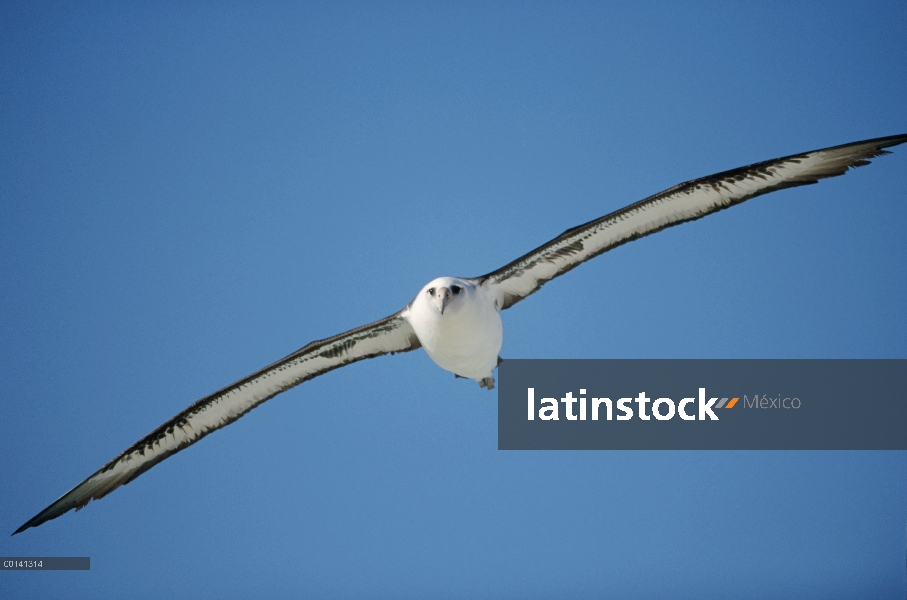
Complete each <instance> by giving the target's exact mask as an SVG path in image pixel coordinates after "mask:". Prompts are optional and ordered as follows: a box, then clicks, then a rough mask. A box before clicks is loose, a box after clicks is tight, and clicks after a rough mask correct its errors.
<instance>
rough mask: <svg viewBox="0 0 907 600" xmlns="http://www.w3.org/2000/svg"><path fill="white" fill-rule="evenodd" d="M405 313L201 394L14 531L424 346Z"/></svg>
mask: <svg viewBox="0 0 907 600" xmlns="http://www.w3.org/2000/svg"><path fill="white" fill-rule="evenodd" d="M401 314H402V313H397V314H395V315H391V316H390V317H387V318H385V319H381V320H380V321H375V322H374V323H371V324H369V325H364V326H362V327H359V328H357V329H353V330H351V331H347V332H346V333H341V334H340V335H335V336H334V337H331V338H328V339H325V340H318V341H316V342H312V343H311V344H309V345H307V346H306V347H305V348H302V349H300V350H298V351H297V352H294V353H293V354H290V355H289V356H287V357H286V358H284V359H282V360H279V361H277V362H276V363H274V364H272V365H270V366H267V367H265V368H264V369H261V370H260V371H258V372H256V373H253V374H251V375H249V376H248V377H246V378H245V379H241V380H239V381H237V382H236V383H234V384H233V385H229V386H227V387H225V388H224V389H222V390H220V391H218V392H214V393H213V394H211V395H210V396H208V397H206V398H202V399H201V400H199V401H198V402H196V403H195V404H193V405H192V406H190V407H189V408H187V409H186V410H184V411H182V412H181V413H179V414H178V415H176V416H175V417H173V418H172V419H170V420H169V421H167V422H166V423H164V424H163V425H161V426H160V427H158V428H157V429H155V430H154V431H152V432H151V433H149V434H148V435H146V436H145V437H144V438H142V439H141V440H139V441H138V442H136V443H135V444H133V445H132V446H130V447H129V448H127V449H126V450H125V451H124V452H123V453H122V454H120V455H119V456H117V457H116V458H114V459H113V460H111V461H110V462H109V463H107V464H106V465H104V466H103V467H101V469H100V470H98V471H97V472H96V473H95V474H94V475H92V476H91V477H89V478H88V479H86V480H85V481H83V482H82V483H80V484H79V485H77V486H76V487H74V488H73V489H71V490H70V491H69V492H67V493H66V494H64V495H63V496H61V497H60V498H59V499H58V500H57V501H56V502H54V503H53V504H51V505H50V506H48V507H47V508H45V509H44V510H42V511H41V512H40V513H38V514H37V515H35V516H34V517H33V518H32V519H31V520H29V521H28V522H27V523H25V524H24V525H23V526H22V527H20V528H19V529H17V530H16V532H15V533H14V534H13V535H15V534H16V533H19V532H22V531H25V530H26V529H28V528H29V527H37V526H38V525H40V524H41V523H44V522H45V521H49V520H50V519H55V518H57V517H59V516H60V515H62V514H63V513H65V512H67V511H69V510H71V509H73V508H75V509H76V510H78V509H80V508H82V507H83V506H85V505H86V504H88V502H89V501H91V500H92V499H94V500H97V499H100V498H103V497H104V496H106V495H107V494H109V493H110V492H112V491H113V490H115V489H116V488H118V487H119V486H121V485H124V484H127V483H129V482H130V481H132V480H133V479H135V478H136V477H138V476H139V475H141V474H142V473H144V472H145V471H147V470H148V469H150V468H151V467H153V466H154V465H156V464H157V463H159V462H161V461H162V460H164V459H165V458H167V457H168V456H170V455H172V454H175V453H177V452H179V451H180V450H182V449H183V448H186V447H187V446H191V445H192V444H194V443H195V442H197V441H199V440H200V439H202V438H203V437H205V436H206V435H208V434H209V433H211V432H212V431H215V430H217V429H220V428H221V427H224V426H225V425H229V424H230V423H232V422H233V421H235V420H236V419H238V418H240V417H241V416H243V415H244V414H246V413H247V412H249V411H250V410H252V409H253V408H255V407H256V406H258V405H259V404H261V403H263V402H264V401H266V400H268V399H270V398H273V397H274V396H276V395H277V394H279V393H281V392H283V391H286V390H288V389H290V388H291V387H293V386H296V385H299V384H300V383H302V382H303V381H306V380H309V379H312V378H313V377H317V376H319V375H321V374H323V373H327V372H328V371H331V370H333V369H336V368H338V367H342V366H344V365H348V364H350V363H353V362H356V361H359V360H363V359H365V358H373V357H376V356H381V355H382V354H387V353H389V352H390V353H395V352H408V351H410V350H415V349H416V348H418V347H419V346H420V344H419V339H418V338H417V337H416V333H415V332H414V331H413V329H412V327H411V326H410V324H409V323H408V322H407V321H406V320H405V319H404V318H403V317H402V316H401Z"/></svg>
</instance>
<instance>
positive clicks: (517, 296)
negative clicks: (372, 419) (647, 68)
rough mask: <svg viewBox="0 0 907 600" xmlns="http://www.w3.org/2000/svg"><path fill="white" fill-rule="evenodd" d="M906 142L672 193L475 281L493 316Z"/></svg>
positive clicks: (863, 146)
mask: <svg viewBox="0 0 907 600" xmlns="http://www.w3.org/2000/svg"><path fill="white" fill-rule="evenodd" d="M904 142H907V134H905V135H893V136H890V137H883V138H877V139H873V140H866V141H863V142H854V143H852V144H844V145H842V146H834V147H832V148H825V149H823V150H815V151H813V152H806V153H803V154H796V155H793V156H785V157H783V158H776V159H774V160H767V161H764V162H760V163H756V164H753V165H749V166H747V167H740V168H739V169H733V170H731V171H724V172H723V173H717V174H715V175H710V176H709V177H703V178H701V179H696V180H693V181H688V182H686V183H681V184H680V185H676V186H674V187H672V188H671V189H668V190H665V191H663V192H661V193H659V194H655V195H654V196H650V197H648V198H646V199H644V200H640V201H639V202H637V203H635V204H631V205H630V206H627V207H625V208H622V209H620V210H618V211H616V212H613V213H611V214H609V215H605V216H604V217H601V218H600V219H596V220H594V221H589V222H588V223H585V224H583V225H580V226H578V227H574V228H573V229H568V230H567V231H565V232H564V233H562V234H561V235H559V236H558V237H556V238H555V239H553V240H551V241H550V242H548V243H547V244H545V245H544V246H540V247H538V248H536V249H535V250H533V251H532V252H530V253H528V254H526V255H524V256H521V257H520V258H518V259H516V260H515V261H513V262H512V263H510V264H508V265H506V266H505V267H502V268H500V269H498V270H497V271H494V272H493V273H489V274H487V275H483V276H482V277H477V278H476V279H475V281H477V282H478V283H480V284H482V285H486V286H490V287H494V288H497V291H498V292H499V294H500V297H501V301H502V306H501V308H502V309H504V308H509V307H510V306H513V305H514V304H516V303H517V302H519V301H520V300H522V299H523V298H525V297H526V296H528V295H529V294H531V293H533V292H535V291H536V290H537V289H539V288H540V287H542V285H544V284H545V282H547V281H550V280H551V279H554V278H555V277H557V276H558V275H563V274H564V273H566V272H567V271H569V270H570V269H572V268H574V267H576V266H577V265H580V264H581V263H583V262H585V261H587V260H589V259H590V258H594V257H596V256H598V255H599V254H601V253H603V252H607V251H608V250H610V249H612V248H616V247H617V246H620V245H621V244H626V243H627V242H631V241H633V240H635V239H638V238H641V237H643V236H646V235H649V234H651V233H655V232H657V231H661V230H662V229H665V228H666V227H671V226H673V225H679V224H681V223H685V222H687V221H692V220H694V219H700V218H702V217H704V216H706V215H708V214H711V213H713V212H716V211H719V210H723V209H725V208H729V207H731V206H734V205H735V204H740V203H741V202H744V201H746V200H749V199H750V198H755V197H756V196H760V195H762V194H767V193H769V192H774V191H775V190H780V189H784V188H789V187H794V186H798V185H807V184H811V183H818V181H819V180H820V179H824V178H825V177H834V176H836V175H843V174H844V173H846V172H847V169H849V168H852V167H859V166H862V165H866V164H869V159H871V158H875V157H877V156H882V155H883V154H889V153H888V152H886V151H885V150H883V148H888V147H890V146H897V145H898V144H903V143H904Z"/></svg>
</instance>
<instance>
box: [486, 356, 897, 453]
mask: <svg viewBox="0 0 907 600" xmlns="http://www.w3.org/2000/svg"><path fill="white" fill-rule="evenodd" d="M498 374H499V376H498V379H499V390H498V448H499V449H501V450H907V401H905V400H907V360H902V359H891V360H887V359H886V360H774V359H772V360H505V361H504V362H503V363H501V365H500V367H499V371H498Z"/></svg>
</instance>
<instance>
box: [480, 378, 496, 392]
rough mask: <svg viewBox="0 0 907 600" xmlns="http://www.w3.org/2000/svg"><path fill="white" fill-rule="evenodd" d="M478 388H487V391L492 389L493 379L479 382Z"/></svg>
mask: <svg viewBox="0 0 907 600" xmlns="http://www.w3.org/2000/svg"><path fill="white" fill-rule="evenodd" d="M479 387H480V388H488V389H489V390H493V389H494V377H486V378H485V379H482V380H481V381H479Z"/></svg>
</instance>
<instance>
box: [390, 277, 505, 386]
mask: <svg viewBox="0 0 907 600" xmlns="http://www.w3.org/2000/svg"><path fill="white" fill-rule="evenodd" d="M446 280H450V281H446ZM451 281H455V280H454V278H441V279H436V280H435V281H433V282H432V283H430V284H428V285H426V286H425V288H424V289H423V290H422V292H420V294H419V296H417V297H416V299H415V300H414V301H413V303H412V305H410V308H409V310H408V311H405V312H404V313H403V314H402V316H403V317H404V318H405V319H406V320H407V321H409V324H410V325H411V326H412V328H413V330H414V331H415V332H416V335H417V336H418V337H419V341H420V342H421V343H422V347H423V348H425V351H426V352H427V353H428V356H430V357H431V359H432V360H433V361H435V363H437V365H438V366H439V367H441V368H442V369H446V370H448V371H451V372H453V373H455V374H457V375H459V376H461V377H467V378H469V379H475V380H476V381H481V380H483V379H485V378H487V377H491V372H492V371H493V370H494V368H495V367H496V366H497V364H498V354H499V353H500V351H501V343H502V341H503V336H504V333H503V326H502V324H501V316H500V315H499V314H498V309H497V307H496V305H495V298H494V296H493V295H492V294H491V293H490V292H489V291H488V290H487V289H486V288H483V287H482V286H474V285H468V286H467V285H464V286H463V288H464V289H463V291H462V292H461V293H460V294H459V295H457V297H456V298H455V299H454V300H453V302H451V304H450V305H449V306H448V307H447V308H446V309H445V311H444V314H443V315H442V314H441V313H440V311H439V310H438V309H437V307H436V306H434V305H433V304H432V303H431V302H429V301H428V300H427V296H426V294H425V290H426V289H428V288H429V287H430V286H440V285H445V286H448V287H449V285H451Z"/></svg>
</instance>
